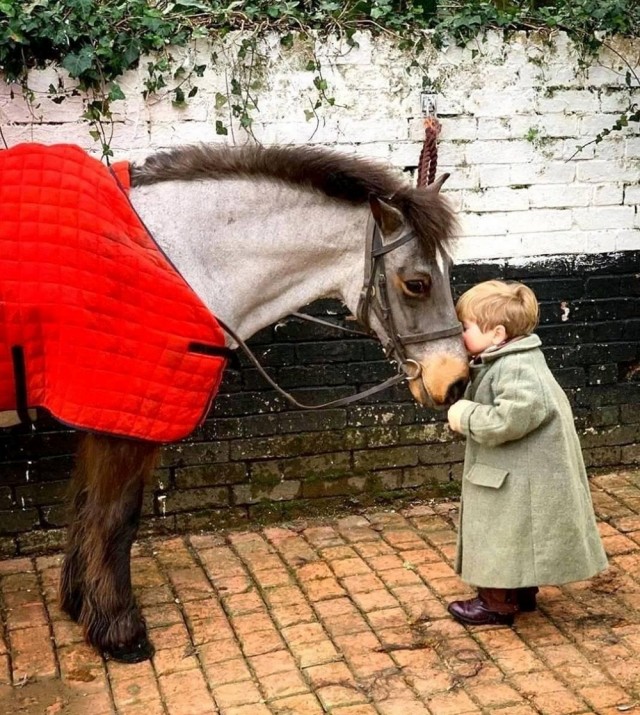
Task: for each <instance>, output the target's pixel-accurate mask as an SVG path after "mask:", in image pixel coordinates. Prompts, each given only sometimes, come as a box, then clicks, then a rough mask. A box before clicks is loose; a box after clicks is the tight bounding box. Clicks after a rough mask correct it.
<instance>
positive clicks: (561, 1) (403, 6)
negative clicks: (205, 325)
mask: <svg viewBox="0 0 640 715" xmlns="http://www.w3.org/2000/svg"><path fill="white" fill-rule="evenodd" d="M489 28H499V29H502V30H503V31H504V32H505V33H508V32H511V31H515V30H522V29H524V30H543V29H548V28H551V29H560V30H564V31H566V32H567V33H568V34H569V35H570V36H571V37H572V38H573V39H574V40H575V41H576V42H577V43H579V45H580V46H581V47H582V48H584V50H585V52H591V53H594V54H595V53H597V52H598V51H599V50H600V49H601V48H602V47H603V46H606V45H607V40H608V38H610V37H611V36H612V35H614V34H618V35H627V36H632V37H638V36H640V3H638V2H637V0H457V1H456V0H453V1H451V0H448V2H447V3H446V5H445V4H444V3H442V4H440V6H439V4H438V2H437V0H372V1H371V2H363V1H361V0H347V1H346V2H339V1H338V0H249V1H248V2H244V1H241V0H231V2H228V1H227V2H220V1H219V0H151V1H149V0H0V71H1V72H2V73H3V74H4V76H5V78H6V79H7V80H8V81H9V82H17V83H19V84H20V85H21V86H22V87H23V91H24V93H25V96H26V97H27V98H30V97H31V95H30V90H29V87H28V84H27V77H28V72H29V70H30V69H32V68H42V67H45V66H47V65H48V64H49V63H57V64H59V65H60V66H62V67H63V68H65V69H66V70H67V71H68V73H69V75H70V77H71V78H73V79H74V80H75V81H76V82H77V86H74V87H73V88H71V89H69V88H67V87H64V86H62V85H61V84H59V85H58V86H53V85H52V86H51V87H49V93H48V94H49V96H50V97H51V98H52V100H53V101H54V102H63V101H64V100H65V99H66V98H67V97H68V96H69V95H70V94H79V93H82V94H83V96H84V97H85V98H86V100H85V112H84V118H85V119H86V120H87V121H88V122H89V124H90V125H91V133H92V136H93V137H94V138H95V139H96V140H97V141H99V142H100V144H101V146H102V151H103V154H104V155H105V156H106V157H108V156H110V155H111V149H110V142H111V134H112V131H113V115H112V113H113V102H114V101H116V100H121V99H124V98H125V93H124V91H123V89H122V87H121V86H120V84H119V81H120V80H121V77H122V75H123V74H124V73H125V72H126V71H127V70H130V69H133V68H136V67H138V66H140V65H141V63H142V67H143V69H144V70H146V75H145V79H144V87H145V89H144V94H145V96H146V97H153V96H157V95H161V94H163V93H170V94H171V97H172V100H173V102H174V103H175V104H176V105H178V106H181V105H184V104H186V103H187V102H188V101H189V100H190V99H191V98H193V97H194V96H195V95H196V94H197V92H198V84H197V80H198V78H200V77H202V76H203V75H204V73H205V72H206V71H207V70H209V69H211V67H213V66H214V65H215V62H216V60H217V58H216V57H215V56H214V57H212V58H211V62H210V63H203V64H194V65H192V66H185V65H184V64H181V63H180V62H176V60H175V58H174V57H173V56H172V54H171V53H172V51H174V49H173V48H185V47H188V46H189V45H190V44H191V43H193V42H194V41H195V40H197V39H199V38H209V39H212V38H215V39H224V38H225V37H226V36H227V35H229V33H231V32H232V31H234V30H240V31H242V39H241V40H239V42H238V43H237V46H236V49H235V56H234V57H233V58H231V59H232V64H233V67H234V72H233V73H232V76H231V79H230V81H229V86H228V87H227V91H226V93H222V92H220V93H219V94H218V95H217V96H216V108H217V109H218V110H219V111H220V112H223V111H226V112H227V113H228V121H226V122H225V121H223V120H222V119H218V120H217V121H216V131H217V132H218V133H220V134H226V133H227V132H228V131H229V127H231V128H232V127H233V120H236V121H237V122H238V123H239V124H240V126H241V127H243V128H244V129H246V130H247V131H249V132H251V130H252V123H253V116H254V113H255V111H256V110H257V108H258V99H257V90H258V89H259V87H260V83H261V81H262V78H261V74H262V70H264V67H265V62H266V57H265V56H264V54H263V53H262V52H261V50H260V40H261V38H263V37H264V36H265V35H266V34H267V33H270V32H273V31H275V32H277V33H278V35H279V38H280V42H281V44H282V45H283V46H284V47H290V46H291V45H292V44H293V43H294V38H295V37H296V36H300V35H302V36H305V35H307V36H309V35H311V34H312V33H315V34H316V35H317V34H320V35H322V34H323V33H324V34H325V35H328V34H338V35H340V36H341V37H343V38H344V39H346V41H347V42H348V43H350V44H355V40H354V34H355V32H356V30H358V29H368V30H370V31H372V32H374V33H385V34H387V35H390V36H391V37H393V38H394V39H395V41H396V42H397V44H398V46H399V47H400V48H401V49H411V50H412V51H416V53H417V52H419V51H420V50H421V49H422V48H423V47H424V43H425V41H426V40H425V37H426V35H425V33H424V32H422V31H423V30H425V29H429V30H432V31H433V32H432V33H430V37H431V39H432V40H433V41H434V42H435V44H436V46H437V47H441V46H442V45H444V44H445V43H449V42H451V41H453V42H456V43H459V44H464V43H466V42H468V41H469V40H470V39H472V38H475V37H476V36H478V35H479V34H480V33H482V32H483V31H484V30H486V29H489ZM149 58H153V59H149ZM226 59H229V58H226ZM620 59H621V61H622V62H623V63H625V64H626V68H627V72H626V82H627V85H628V86H629V87H637V86H640V78H639V77H638V74H637V73H636V71H635V69H634V67H633V65H632V63H631V62H630V60H628V59H627V58H625V57H623V56H621V55H620ZM307 70H308V71H310V72H312V73H313V79H312V84H313V87H314V90H315V92H316V95H317V96H316V99H315V100H311V102H310V106H309V107H308V108H307V109H306V110H305V115H306V116H307V119H309V120H312V119H313V118H314V117H315V118H316V120H317V119H318V114H317V112H318V110H319V109H320V107H322V106H323V105H327V106H332V105H333V104H335V99H334V98H333V97H332V96H331V93H330V90H329V87H328V84H327V81H326V80H325V78H324V77H323V74H322V65H321V63H320V61H319V60H318V59H317V58H316V57H313V58H312V59H311V60H310V61H309V63H308V65H307ZM631 121H640V110H638V107H637V106H635V105H630V106H629V107H628V108H627V110H626V111H625V112H624V113H623V114H622V115H621V116H620V117H619V119H618V120H617V122H616V123H615V125H614V126H612V127H611V128H610V129H608V130H605V131H604V132H602V133H601V134H600V135H598V136H597V137H596V138H595V139H594V141H595V142H598V141H602V139H603V138H604V137H605V136H607V134H609V133H611V132H612V131H616V130H619V129H621V128H622V127H624V126H626V125H627V124H628V123H629V122H631Z"/></svg>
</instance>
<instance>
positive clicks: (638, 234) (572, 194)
mask: <svg viewBox="0 0 640 715" xmlns="http://www.w3.org/2000/svg"><path fill="white" fill-rule="evenodd" d="M240 39H241V35H239V34H238V33H232V34H231V35H229V36H228V37H227V38H226V39H225V41H224V44H221V45H215V46H211V45H209V44H207V42H206V41H203V40H199V41H198V42H197V43H196V44H195V45H194V46H193V47H191V48H187V49H180V50H176V51H175V52H174V55H175V56H176V57H178V58H179V59H180V61H181V62H182V63H183V65H184V67H185V68H186V69H187V70H188V69H189V68H190V67H193V66H194V65H195V64H207V70H206V72H205V74H204V77H202V78H196V79H194V84H196V85H197V86H198V92H197V94H196V95H195V97H194V98H193V99H192V100H190V101H189V103H188V104H187V106H186V107H184V108H178V107H175V106H174V105H173V104H172V101H171V99H172V95H171V89H172V85H170V86H169V87H168V88H167V89H166V90H165V91H164V93H161V94H160V95H159V96H154V97H151V98H149V99H148V100H146V101H145V100H144V99H143V97H142V89H143V88H144V79H145V76H146V66H147V59H146V58H145V59H143V61H142V62H141V65H140V69H138V70H136V71H132V72H129V73H127V74H126V75H125V76H124V77H123V78H121V81H120V85H121V87H122V88H123V90H124V92H125V94H126V95H127V99H126V100H124V101H120V102H117V103H114V106H113V110H114V119H115V124H114V127H113V129H114V133H113V141H112V147H113V149H114V151H115V153H116V158H125V157H128V158H132V159H136V158H141V157H143V156H145V155H147V154H148V153H150V152H152V151H154V150H157V149H161V148H164V147H168V146H174V145H176V144H182V143H188V142H193V141H206V142H227V143H231V142H233V143H236V144H242V143H244V142H246V141H250V140H252V139H251V138H250V137H249V136H248V135H247V133H246V131H245V130H243V129H242V128H241V127H240V126H239V125H238V123H237V121H232V122H230V112H229V103H227V104H225V105H224V106H222V107H221V108H219V109H216V95H217V93H219V94H222V95H224V96H227V92H228V88H229V83H230V79H231V78H232V76H233V74H234V72H235V71H236V70H235V69H234V63H235V62H236V60H235V57H236V55H235V51H234V43H236V46H237V43H238V42H239V41H240ZM356 39H357V41H358V47H355V48H348V47H347V46H346V45H344V44H343V43H342V42H341V40H340V39H339V38H330V39H328V40H319V39H318V40H317V41H316V42H315V46H312V45H311V44H310V43H309V42H307V43H306V44H305V43H303V42H299V43H296V44H295V45H294V47H293V48H292V49H291V50H286V49H284V48H282V47H281V46H280V43H279V37H278V36H277V35H273V36H271V37H269V38H267V40H266V41H265V45H264V48H263V50H264V54H265V57H266V62H265V65H264V67H262V68H261V69H260V72H259V73H258V74H259V76H260V78H261V86H260V87H258V88H256V89H255V90H254V95H255V97H256V98H257V100H258V107H259V110H258V111H253V112H252V117H253V122H254V124H253V133H254V136H255V139H257V140H258V141H260V142H262V143H265V144H272V143H293V144H302V143H309V142H311V143H314V144H324V145H328V146H333V147H336V148H338V149H340V150H342V151H347V152H355V153H358V154H361V155H365V156H371V157H377V158H379V159H381V160H383V161H387V162H390V163H391V164H393V165H394V166H397V167H398V168H401V169H404V168H415V167H416V165H417V163H418V157H419V154H420V149H421V143H422V139H423V137H424V128H423V123H422V115H421V106H420V93H421V90H422V88H423V86H424V81H425V78H427V79H428V84H430V86H433V87H437V88H438V95H437V102H438V111H439V115H440V121H441V124H442V131H441V134H440V138H439V157H438V159H439V169H440V171H447V172H450V173H451V178H450V179H449V181H448V182H447V184H446V185H445V190H444V191H445V194H447V195H448V196H449V197H450V200H451V202H452V205H453V206H454V207H455V209H456V210H457V211H458V212H459V218H460V226H461V232H460V239H459V242H458V250H457V256H458V257H459V258H463V259H472V258H500V259H502V258H509V257H511V258H513V257H522V259H523V260H526V257H527V256H534V255H543V254H553V253H580V252H585V251H586V252H598V251H616V250H632V249H633V250H637V249H640V215H639V214H640V212H639V210H638V207H639V205H640V182H639V180H640V131H639V127H638V125H637V123H636V124H633V125H632V126H630V127H628V128H627V129H625V130H623V131H622V132H614V133H612V134H611V135H610V136H608V137H606V138H605V139H604V140H603V141H602V142H600V143H598V144H595V143H590V144H588V146H586V147H585V148H584V150H583V151H581V152H580V153H578V154H576V155H575V156H573V155H574V154H575V152H576V148H577V147H579V146H581V145H585V144H587V143H588V142H592V140H593V139H595V136H596V135H597V134H598V132H600V131H602V130H603V129H606V128H608V127H611V126H612V125H613V124H614V122H615V121H616V119H617V117H618V116H619V114H620V113H621V112H622V111H624V110H625V109H626V108H627V107H628V106H630V105H631V104H633V103H640V89H638V88H635V89H629V88H628V87H626V85H625V81H624V73H622V74H621V73H620V72H619V64H620V62H619V59H618V57H617V56H616V54H615V52H613V53H612V52H610V51H608V50H607V51H605V52H603V53H602V55H601V56H600V57H599V58H598V59H597V60H595V61H594V62H593V63H592V65H591V66H590V67H587V68H584V67H582V66H581V65H580V63H579V61H578V53H577V52H576V50H575V48H574V47H573V45H572V43H571V41H570V40H569V39H568V38H567V37H566V36H565V35H563V34H558V35H556V36H555V37H554V40H553V46H551V47H550V46H548V45H546V44H544V43H541V42H539V41H537V40H536V39H535V38H532V37H528V36H526V35H525V34H522V33H520V34H516V35H515V36H514V37H513V38H512V39H511V40H510V41H509V42H508V43H507V44H505V42H504V41H503V38H502V35H501V34H500V33H489V34H488V35H487V38H486V42H474V43H473V44H472V45H470V46H469V47H468V48H459V47H456V46H450V47H447V48H444V49H443V50H440V51H437V50H435V49H434V48H428V49H427V50H426V51H425V54H424V56H423V57H422V58H419V60H420V63H421V65H422V66H418V67H414V66H411V58H410V57H409V56H408V55H405V54H403V53H402V52H401V51H399V50H398V49H397V48H396V47H393V46H392V45H391V44H389V42H388V41H387V40H385V39H375V38H372V37H370V36H369V35H367V34H365V33H358V34H357V35H356ZM613 49H614V50H615V51H617V52H621V53H623V54H624V55H625V56H629V57H630V58H631V61H633V58H634V57H635V58H637V57H638V56H640V39H638V40H634V41H624V42H620V43H619V45H616V44H615V43H614V46H613ZM214 51H215V52H216V53H217V54H218V56H219V59H218V61H217V63H216V64H215V65H214V64H213V63H212V61H211V56H212V52H214ZM314 57H315V58H317V59H319V60H320V62H321V66H322V74H323V77H324V78H325V79H326V81H327V83H328V89H327V91H326V96H327V97H334V98H335V105H334V106H329V105H327V104H326V103H325V104H324V105H323V106H321V107H320V108H319V109H318V110H317V117H312V118H311V119H310V120H309V119H308V118H307V117H305V110H309V109H311V107H312V106H313V104H314V103H315V102H316V100H317V99H318V94H317V91H316V90H315V89H314V87H313V79H314V77H315V76H316V73H315V72H312V71H309V70H307V69H306V67H307V63H308V62H309V60H311V59H313V58H314ZM254 77H255V75H254ZM59 80H62V82H63V84H64V86H65V87H66V88H67V89H68V90H71V89H72V88H73V87H74V83H73V82H72V81H71V80H70V79H69V77H68V76H67V75H66V73H65V72H64V71H62V70H60V69H58V68H55V67H48V68H46V69H44V70H39V71H33V72H32V73H31V74H30V76H29V82H28V84H29V88H30V90H31V91H32V93H33V97H34V100H33V102H31V103H29V102H27V101H25V99H24V98H23V96H22V93H21V90H20V88H19V87H15V86H14V87H9V86H7V85H6V84H3V83H2V82H0V123H1V125H2V133H3V135H4V138H5V140H6V142H7V143H8V144H9V145H13V144H15V143H18V142H23V141H40V142H45V143H48V144H51V143H55V142H73V143H77V144H80V145H81V146H83V147H85V148H86V149H88V150H90V151H92V152H94V153H99V147H98V146H97V145H96V144H95V143H94V142H93V140H92V139H91V137H90V135H89V126H88V125H87V124H86V122H83V121H82V119H81V118H80V117H81V114H82V112H83V108H84V103H85V98H84V97H83V96H69V97H68V98H67V99H66V100H65V101H64V102H62V103H56V102H54V101H52V99H53V98H52V97H49V96H48V90H49V86H50V85H54V86H57V85H58V82H59ZM187 90H188V87H187ZM230 99H231V98H230ZM216 121H222V122H223V123H224V124H225V125H227V126H229V134H228V136H221V135H219V134H217V133H216V129H215V126H216ZM571 157H573V158H571Z"/></svg>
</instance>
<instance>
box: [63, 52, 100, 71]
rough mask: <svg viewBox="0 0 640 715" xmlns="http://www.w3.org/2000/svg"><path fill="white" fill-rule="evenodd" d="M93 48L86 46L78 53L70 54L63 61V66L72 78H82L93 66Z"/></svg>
mask: <svg viewBox="0 0 640 715" xmlns="http://www.w3.org/2000/svg"><path fill="white" fill-rule="evenodd" d="M93 58H94V52H93V47H89V46H85V47H83V48H82V49H81V50H80V52H78V53H73V52H71V53H69V54H68V55H67V56H66V57H65V58H64V59H63V60H62V66H63V67H64V68H65V69H66V70H67V72H68V73H69V74H70V75H71V76H72V77H80V75H81V74H82V73H83V72H86V71H87V70H88V69H89V68H90V67H91V65H92V64H93Z"/></svg>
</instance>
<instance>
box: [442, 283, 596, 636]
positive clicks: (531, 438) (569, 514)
mask: <svg viewBox="0 0 640 715" xmlns="http://www.w3.org/2000/svg"><path fill="white" fill-rule="evenodd" d="M456 310H457V313H458V318H459V319H460V321H461V322H462V324H463V328H464V335H463V337H464V343H465V347H466V348H467V352H468V353H469V354H470V356H471V382H470V384H469V386H468V387H467V391H466V393H465V398H466V399H463V400H459V401H458V402H456V403H455V404H454V405H452V406H451V408H450V409H449V412H448V419H449V426H450V427H451V429H452V430H455V431H456V432H460V433H461V434H463V435H465V437H466V438H467V446H466V452H465V459H464V473H463V480H462V500H461V507H460V526H459V532H458V545H457V554H456V564H455V568H456V572H457V573H459V574H460V575H461V577H462V579H463V580H464V581H466V582H468V583H470V584H473V585H474V586H476V587H477V588H478V596H477V598H473V599H470V600H467V601H454V602H452V603H450V604H449V612H450V613H451V615H452V616H453V617H454V618H455V619H457V620H458V621H461V622H462V623H467V624H471V625H481V624H492V623H498V624H511V623H512V622H513V618H514V615H515V614H516V613H518V612H519V611H532V610H535V607H536V593H537V591H538V586H541V585H543V584H548V585H551V584H553V585H558V584H562V583H568V582H570V581H582V580H584V579H587V578H590V577H591V576H593V575H595V574H596V573H598V572H599V571H602V570H603V569H604V568H606V566H607V558H606V555H605V552H604V549H603V547H602V542H601V540H600V536H599V533H598V530H597V527H596V520H595V515H594V512H593V505H592V503H591V495H590V493H589V484H588V481H587V475H586V471H585V467H584V462H583V459H582V452H581V449H580V443H579V441H578V435H577V433H576V430H575V426H574V422H573V415H572V412H571V407H570V405H569V401H568V399H567V397H566V395H565V393H564V392H563V390H562V388H561V387H560V385H559V384H558V383H557V382H556V380H555V378H554V377H553V375H552V374H551V371H550V370H549V368H548V366H547V364H546V362H545V359H544V355H543V354H542V351H541V350H540V344H541V343H540V338H538V336H537V335H535V334H534V333H533V331H534V329H535V327H536V325H537V323H538V302H537V300H536V297H535V295H534V293H533V291H532V290H531V289H530V288H528V287H527V286H525V285H522V284H521V283H515V282H501V281H495V280H494V281H486V282H484V283H480V284H479V285H476V286H474V287H473V288H471V289H470V290H468V291H467V292H466V293H464V295H462V297H461V298H460V300H459V301H458V303H457V306H456Z"/></svg>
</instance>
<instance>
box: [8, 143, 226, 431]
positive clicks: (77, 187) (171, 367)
mask: <svg viewBox="0 0 640 715" xmlns="http://www.w3.org/2000/svg"><path fill="white" fill-rule="evenodd" d="M117 168H118V171H117V174H118V176H120V177H124V176H125V173H126V172H125V171H124V169H125V168H126V167H125V166H124V165H123V164H122V163H121V164H119V165H118V167H117ZM126 186H127V187H128V183H127V184H126ZM191 342H199V343H206V344H209V345H215V346H219V347H220V346H223V345H224V335H223V333H222V330H221V329H220V326H219V325H218V323H217V321H216V320H215V318H214V317H213V316H212V315H211V313H210V312H209V310H208V309H207V308H206V306H205V305H204V304H203V303H202V301H201V300H200V299H199V298H198V296H197V295H196V294H195V293H194V291H193V290H192V289H191V287H190V286H189V285H188V284H187V283H186V282H185V281H184V279H183V278H182V276H181V275H180V274H179V273H178V272H177V271H176V269H175V268H174V267H173V266H172V265H171V263H170V262H169V261H168V260H167V259H166V258H165V257H164V255H163V254H162V252H161V251H160V249H159V248H158V246H157V245H156V244H155V242H154V240H153V238H152V237H151V236H150V235H149V233H148V232H147V230H146V228H145V227H144V225H143V224H142V222H141V221H140V220H139V218H138V217H137V215H136V213H135V211H134V210H133V208H132V206H131V204H130V203H129V200H128V198H127V196H126V194H125V193H124V192H123V190H122V189H121V188H120V187H119V186H118V183H117V182H116V181H115V180H114V178H113V176H112V175H111V174H110V172H109V170H108V169H107V168H106V167H105V166H104V165H103V164H101V163H100V162H99V161H98V160H97V159H94V158H92V157H90V156H89V155H88V154H86V153H85V152H84V151H82V150H81V149H80V148H79V147H76V146H72V145H62V144H61V145H55V146H43V145H38V144H20V145H18V146H16V147H13V148H11V149H8V150H5V151H2V152H0V410H7V409H14V408H15V386H14V380H13V366H12V363H11V347H12V346H14V345H21V346H22V347H23V349H24V352H25V364H26V370H27V387H28V391H27V396H28V406H29V407H44V408H46V409H47V410H49V411H50V412H51V413H52V414H53V415H54V416H55V417H56V418H57V419H58V420H60V421H62V422H64V423H66V424H69V425H71V426H73V427H78V428H81V429H90V430H95V431H98V432H104V433H107V434H113V435H120V436H126V437H134V438H140V439H146V440H151V441H156V442H171V441H175V440H178V439H181V438H183V437H185V436H186V435H188V434H189V433H190V432H192V431H193V429H195V427H197V425H198V424H199V423H200V422H201V421H202V420H203V419H204V417H205V416H206V413H207V410H208V408H209V406H210V404H211V401H212V399H213V397H214V396H215V394H216V392H217V390H218V387H219V384H220V380H221V379H222V372H223V370H224V367H225V359H224V358H223V357H217V356H208V355H200V354H195V353H191V352H189V351H188V349H187V347H188V345H189V343H191Z"/></svg>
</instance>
